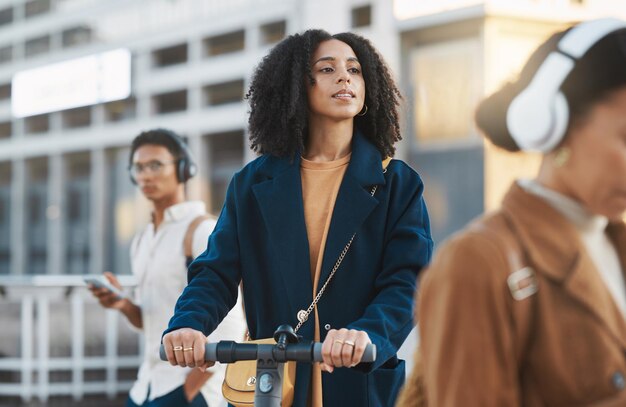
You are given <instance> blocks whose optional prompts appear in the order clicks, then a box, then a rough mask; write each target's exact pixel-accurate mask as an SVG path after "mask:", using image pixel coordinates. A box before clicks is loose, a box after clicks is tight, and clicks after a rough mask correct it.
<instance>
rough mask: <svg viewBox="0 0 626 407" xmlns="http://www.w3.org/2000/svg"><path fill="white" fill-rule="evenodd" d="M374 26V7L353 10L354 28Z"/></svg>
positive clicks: (368, 6)
mask: <svg viewBox="0 0 626 407" xmlns="http://www.w3.org/2000/svg"><path fill="white" fill-rule="evenodd" d="M371 24H372V6H371V5H369V4H368V5H367V6H362V7H356V8H353V9H352V28H361V27H368V26H370V25H371Z"/></svg>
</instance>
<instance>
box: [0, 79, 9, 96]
mask: <svg viewBox="0 0 626 407" xmlns="http://www.w3.org/2000/svg"><path fill="white" fill-rule="evenodd" d="M8 99H11V84H10V83H4V84H1V85H0V100H8Z"/></svg>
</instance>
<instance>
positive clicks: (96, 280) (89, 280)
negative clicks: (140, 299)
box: [83, 276, 127, 299]
mask: <svg viewBox="0 0 626 407" xmlns="http://www.w3.org/2000/svg"><path fill="white" fill-rule="evenodd" d="M83 280H84V281H85V284H91V285H93V286H94V287H96V288H106V289H107V290H109V291H111V292H112V293H113V294H115V295H116V296H117V297H118V298H119V299H124V298H127V296H126V294H124V293H123V292H122V291H121V290H120V289H118V288H117V287H115V286H113V284H111V283H109V282H108V281H106V280H105V279H104V277H97V276H94V277H85V278H83Z"/></svg>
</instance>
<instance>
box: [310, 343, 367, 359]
mask: <svg viewBox="0 0 626 407" xmlns="http://www.w3.org/2000/svg"><path fill="white" fill-rule="evenodd" d="M375 360H376V345H374V344H373V343H368V344H367V345H366V346H365V352H363V357H362V358H361V362H373V361H375ZM313 361H314V362H323V361H324V359H323V358H322V343H321V342H316V343H315V344H313Z"/></svg>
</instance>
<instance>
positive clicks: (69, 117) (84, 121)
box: [61, 106, 91, 129]
mask: <svg viewBox="0 0 626 407" xmlns="http://www.w3.org/2000/svg"><path fill="white" fill-rule="evenodd" d="M61 116H62V122H63V128H66V129H74V128H77V127H85V126H89V125H90V124H91V107H90V106H87V107H79V108H77V109H70V110H64V111H63V112H61Z"/></svg>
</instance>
